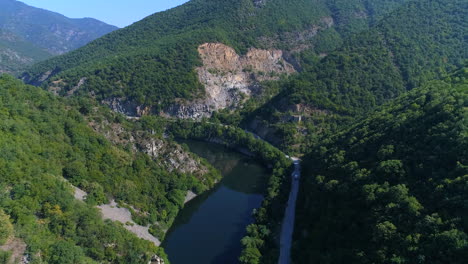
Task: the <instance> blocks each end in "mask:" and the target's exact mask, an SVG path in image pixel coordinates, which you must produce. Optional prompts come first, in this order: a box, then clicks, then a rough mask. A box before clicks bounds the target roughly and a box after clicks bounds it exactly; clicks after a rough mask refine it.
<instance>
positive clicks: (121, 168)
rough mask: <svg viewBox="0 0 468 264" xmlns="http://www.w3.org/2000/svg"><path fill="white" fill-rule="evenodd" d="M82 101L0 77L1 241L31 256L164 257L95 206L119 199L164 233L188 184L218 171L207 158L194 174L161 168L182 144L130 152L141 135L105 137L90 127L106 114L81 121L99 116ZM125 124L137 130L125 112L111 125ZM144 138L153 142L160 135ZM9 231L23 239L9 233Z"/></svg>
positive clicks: (205, 181)
mask: <svg viewBox="0 0 468 264" xmlns="http://www.w3.org/2000/svg"><path fill="white" fill-rule="evenodd" d="M86 105H88V106H89V104H86V103H85V104H82V103H79V102H70V101H65V100H62V99H61V98H59V97H56V96H54V95H52V94H49V93H47V92H45V91H42V90H41V89H40V88H37V87H33V86H26V85H24V84H22V83H21V82H20V81H18V80H15V79H14V78H13V77H9V76H6V75H2V76H1V77H0V120H1V122H0V149H1V150H2V151H1V152H0V208H1V209H0V218H1V220H2V221H0V231H1V232H0V234H1V235H0V246H2V245H3V243H5V242H6V241H7V238H9V237H10V240H8V241H9V242H8V243H16V244H19V246H18V245H16V246H13V249H14V250H20V249H21V245H22V244H24V243H25V246H24V249H23V250H26V251H25V252H20V253H19V256H22V255H23V254H25V255H26V256H29V258H30V260H32V261H33V263H57V264H59V263H60V264H62V263H102V262H106V263H148V260H149V259H150V258H151V257H152V256H153V255H154V254H158V255H159V256H164V255H163V252H162V251H161V250H160V249H158V248H157V247H156V246H154V244H152V243H151V242H148V241H145V240H140V239H138V238H137V237H136V236H134V235H133V234H131V233H129V232H128V231H126V230H125V229H124V228H123V225H121V224H114V223H112V222H109V221H107V222H104V221H103V220H102V219H101V215H100V212H99V211H98V210H97V209H96V208H94V206H95V205H100V204H105V203H108V202H109V199H115V200H116V201H117V202H118V203H119V204H120V206H124V207H127V208H129V209H130V210H131V211H132V213H133V215H134V220H135V221H136V222H137V223H139V224H141V225H145V226H146V225H147V224H152V226H151V227H150V232H151V233H153V234H154V235H155V236H157V237H162V236H161V234H163V231H161V230H162V229H166V228H167V226H168V225H170V224H171V223H172V221H173V219H174V217H175V216H176V215H177V212H178V210H179V209H180V208H181V207H182V205H183V202H184V199H185V194H186V193H187V191H188V190H193V191H195V192H202V191H203V190H206V189H207V188H209V187H211V186H212V185H213V182H214V181H215V179H216V178H217V177H218V174H217V173H216V172H214V171H210V170H211V169H210V167H206V166H205V165H196V166H197V167H195V168H194V170H193V171H192V172H181V171H180V170H177V169H172V170H171V169H170V168H169V167H167V166H165V165H164V164H166V163H167V162H166V160H165V159H169V158H171V159H172V160H173V162H174V161H175V162H177V157H175V158H174V156H172V157H171V154H170V153H169V152H170V151H180V147H177V145H175V144H174V143H165V145H163V147H161V146H158V147H159V150H158V155H161V156H162V157H160V158H155V157H152V156H150V155H149V153H150V152H149V151H148V152H147V153H148V155H147V154H145V151H144V150H143V149H142V150H141V151H134V149H136V148H142V147H141V146H140V147H139V146H138V144H136V145H132V144H130V143H132V142H133V144H134V143H135V139H134V140H133V141H128V142H125V141H123V142H122V140H123V136H122V138H120V139H119V140H120V141H121V144H116V143H111V142H109V140H108V139H107V138H105V137H104V136H103V135H99V134H98V133H96V132H95V131H93V130H92V129H91V128H90V127H89V123H93V127H94V128H95V127H96V126H97V124H99V123H100V121H98V120H94V119H93V120H90V119H85V117H84V116H83V115H82V114H81V112H83V113H84V112H86V113H87V114H88V116H90V115H92V114H93V113H92V111H93V110H92V108H93V107H88V108H87V107H86ZM90 111H91V112H90ZM103 111H104V112H99V113H98V114H97V115H98V116H99V120H101V123H108V122H113V120H119V118H118V116H114V115H113V114H112V113H107V114H106V111H105V110H103ZM103 120H107V121H105V122H104V121H103ZM129 126H130V127H129ZM124 128H126V130H132V128H131V124H125V121H124V120H123V119H121V121H117V123H115V124H113V125H112V129H113V130H119V131H122V130H125V129H124ZM109 129H110V128H108V130H109ZM134 129H136V128H134ZM100 130H101V131H100V132H101V133H102V134H107V135H109V132H108V133H104V132H105V131H102V129H100ZM138 135H139V137H142V136H144V135H143V134H142V133H139V134H138ZM125 137H126V138H130V137H133V138H135V137H136V135H133V136H128V135H127V136H125ZM147 137H148V142H150V144H157V143H154V142H158V140H159V141H161V139H158V138H156V136H151V135H150V134H148V135H147ZM146 144H148V143H144V142H143V143H142V145H143V146H145V145H146ZM168 144H169V145H168ZM166 145H167V146H166ZM164 148H167V149H169V152H168V151H167V150H164ZM178 149H179V150H178ZM164 151H166V153H164ZM177 155H181V154H180V153H179V152H178V154H177ZM161 158H163V160H161ZM178 162H181V161H178ZM184 162H186V163H190V162H191V161H190V160H189V159H185V160H184ZM202 164H203V163H202ZM71 184H73V185H74V186H76V187H79V188H81V189H83V190H84V191H86V192H87V197H86V199H85V200H84V201H85V202H81V201H78V200H76V199H75V197H74V189H73V188H72V186H71ZM5 219H7V220H5ZM8 219H10V221H11V223H13V228H14V230H15V231H14V232H13V231H12V230H11V226H9V223H10V221H8ZM4 230H7V231H8V233H6V231H5V233H4ZM13 234H14V235H16V236H17V238H16V239H13V240H12V239H11V235H13ZM18 239H19V242H18ZM15 241H16V242H15ZM26 245H27V246H26ZM5 254H8V253H5V252H4V251H3V250H1V249H0V259H2V260H4V259H8V256H7V255H5ZM2 263H3V262H2Z"/></svg>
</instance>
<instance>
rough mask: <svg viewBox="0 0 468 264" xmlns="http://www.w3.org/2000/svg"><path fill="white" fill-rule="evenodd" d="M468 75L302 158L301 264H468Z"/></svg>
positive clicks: (439, 84) (437, 85) (415, 95)
mask: <svg viewBox="0 0 468 264" xmlns="http://www.w3.org/2000/svg"><path fill="white" fill-rule="evenodd" d="M467 80H468V70H467V69H466V68H465V69H463V70H460V71H459V72H457V73H456V74H454V75H452V76H450V77H448V78H447V79H446V80H445V81H433V82H430V83H428V84H427V85H425V86H423V87H421V88H417V89H415V90H413V91H411V92H409V93H408V94H405V95H403V96H402V97H400V98H398V99H396V100H394V101H391V102H390V103H388V104H385V105H384V106H382V107H380V108H379V109H378V110H377V111H375V112H373V113H371V114H369V117H368V118H365V119H363V120H361V121H360V122H358V123H357V124H356V125H354V126H352V127H350V128H348V129H345V130H344V131H342V132H341V133H338V134H337V135H336V136H333V137H330V138H328V139H326V140H324V141H323V143H322V144H320V145H318V146H317V147H316V148H314V149H313V150H312V153H311V154H310V155H309V156H308V157H307V158H305V159H304V162H303V164H304V165H305V171H304V173H303V179H304V182H303V185H302V187H301V191H300V198H299V201H300V203H299V205H298V215H297V221H296V229H295V230H296V234H295V237H296V241H297V242H296V243H295V250H294V254H293V255H294V262H295V263H344V262H346V263H465V262H466V258H467V257H468V255H467V253H468V235H467V232H468V226H467V219H468V211H467V207H466V201H467V199H468V192H467V186H468V176H467V175H468V167H467V162H468V152H467V151H468V140H467V135H468V134H467V133H468V130H467V125H468V124H467V119H466V118H467V117H468V112H467V109H468V108H467V107H468V81H467Z"/></svg>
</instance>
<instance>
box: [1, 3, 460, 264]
mask: <svg viewBox="0 0 468 264" xmlns="http://www.w3.org/2000/svg"><path fill="white" fill-rule="evenodd" d="M0 1H1V2H0V4H3V5H5V8H4V9H0V29H1V28H3V29H2V31H0V56H1V57H0V67H1V65H2V63H3V62H7V63H8V67H9V68H6V69H7V70H8V71H10V72H15V71H17V70H18V69H20V68H21V67H23V65H26V64H28V63H30V62H33V61H35V60H41V59H44V58H45V57H47V56H48V55H49V54H50V53H61V52H64V51H68V50H71V49H73V48H74V47H75V46H73V47H72V46H70V45H71V44H70V43H68V44H67V43H65V42H64V41H63V40H61V39H60V38H62V37H64V35H63V34H62V33H63V32H70V31H69V30H72V31H73V32H82V31H80V30H85V29H84V28H86V27H84V28H83V26H82V24H83V23H84V24H88V22H89V24H91V27H93V28H95V29H97V30H96V31H92V32H94V33H92V34H101V35H102V34H105V33H106V32H104V31H106V30H108V31H111V30H112V29H110V28H108V27H107V26H105V25H102V24H101V26H99V25H96V24H94V22H92V21H91V20H86V21H83V20H80V21H78V20H67V19H65V18H63V17H61V16H59V15H57V14H52V15H51V14H50V13H43V12H45V11H42V10H37V9H31V8H29V7H27V6H25V5H23V4H21V3H19V2H16V1H12V0H0ZM5 10H7V11H5ZM15 10H16V11H18V10H20V11H21V14H22V15H24V17H23V19H22V20H21V21H17V20H15V19H14V18H12V17H11V16H10V15H9V14H11V13H12V12H13V11H15ZM48 15H50V16H48ZM31 19H34V20H36V21H42V20H41V19H44V28H42V31H41V30H39V29H38V30H37V32H34V34H32V33H31V31H28V30H30V28H29V27H28V26H26V25H27V24H28V23H29V22H31ZM28 21H29V22H28ZM57 21H58V22H57ZM22 22H27V23H24V24H22ZM59 22H60V23H59ZM3 25H5V26H3ZM57 25H63V27H57ZM467 28H468V3H467V1H466V0H333V1H332V0H290V1H285V0H192V1H189V2H187V3H186V4H184V5H182V6H179V7H176V8H174V9H171V10H168V11H165V12H161V13H157V14H154V15H152V16H149V17H147V18H145V19H143V20H142V21H140V22H137V23H135V24H133V25H131V26H129V27H127V28H124V29H120V30H116V31H114V32H112V33H110V34H107V35H105V36H103V37H101V38H99V39H96V40H94V41H92V42H90V43H89V44H87V45H85V46H84V47H82V48H79V49H76V50H74V51H71V52H69V53H67V54H64V55H61V56H57V57H54V58H51V59H48V60H46V61H44V62H41V63H38V64H35V65H34V66H32V67H30V68H29V69H28V70H27V71H26V72H24V73H23V74H22V75H21V78H22V80H23V81H25V82H27V83H29V84H34V85H37V86H42V88H44V89H45V90H48V91H49V92H51V93H47V92H46V91H41V89H40V88H37V87H33V86H28V85H23V84H22V83H21V82H20V81H17V80H14V79H13V78H12V77H8V76H2V77H0V121H1V122H0V149H1V150H2V151H1V153H0V191H1V192H0V220H2V219H11V220H10V221H0V230H6V231H5V233H8V234H13V233H14V234H16V238H15V239H18V240H19V241H20V242H21V243H23V244H24V243H26V244H27V248H26V253H27V254H28V255H29V256H30V257H31V258H32V259H34V260H37V261H38V262H40V261H44V262H46V263H63V259H61V258H60V257H58V258H57V257H56V256H57V255H59V256H60V255H61V254H57V252H59V253H60V252H64V253H63V254H64V255H66V256H67V257H68V258H70V259H74V260H75V262H77V263H147V262H148V258H149V257H150V256H151V255H153V254H157V255H159V256H163V257H164V253H163V252H161V250H160V249H158V248H157V247H156V246H154V245H152V244H150V243H147V242H144V241H142V240H138V239H137V238H136V237H134V236H133V235H131V234H130V233H128V232H127V231H125V229H124V228H127V229H128V227H129V226H131V225H133V224H139V225H141V226H142V227H146V228H147V229H148V232H149V233H151V235H153V236H154V237H155V239H157V238H159V239H163V238H164V235H165V232H166V230H167V229H168V228H169V227H170V226H171V224H172V222H173V220H174V218H175V216H176V215H177V213H178V212H179V209H181V208H182V207H183V206H184V198H185V195H186V194H187V191H193V192H195V193H201V192H203V191H206V190H207V189H209V188H212V187H213V186H214V185H215V183H216V182H217V181H218V180H219V178H220V175H219V173H218V172H217V171H216V170H214V169H213V168H212V167H211V166H210V165H209V164H207V163H206V162H205V161H204V160H203V159H200V158H198V157H196V156H194V155H193V154H190V153H188V152H187V151H186V150H184V149H183V148H182V147H181V146H179V145H178V144H176V143H174V142H173V141H172V138H192V139H198V140H208V141H212V142H218V143H223V144H226V145H228V146H231V147H233V148H236V149H240V150H242V151H244V152H245V151H248V153H250V154H252V155H253V156H255V157H256V158H257V159H258V160H260V161H262V162H264V163H265V164H266V165H269V167H270V168H271V176H270V178H269V179H268V188H267V190H266V191H265V194H264V197H265V199H264V202H263V204H262V207H261V208H259V209H258V210H256V211H255V212H254V214H253V216H254V218H255V223H253V224H252V225H250V226H249V227H248V228H247V236H246V237H245V238H244V239H243V240H242V245H243V247H244V251H243V253H242V255H241V258H240V261H241V262H242V263H251V264H258V263H276V261H277V258H278V256H277V255H278V247H280V245H279V242H278V236H279V233H280V232H281V231H280V229H281V219H282V217H283V212H284V207H285V206H286V204H287V202H286V201H287V199H288V189H289V184H290V183H291V178H290V177H289V175H290V171H291V170H292V167H291V162H290V159H289V157H288V156H286V154H285V153H288V155H291V154H298V155H304V158H303V162H302V163H303V165H304V172H303V175H302V177H301V179H300V182H303V184H302V186H301V190H300V196H299V200H298V201H299V204H298V214H297V221H296V227H295V230H296V233H295V241H297V242H296V243H295V244H294V250H293V259H294V262H295V263H348V262H349V263H440V264H442V263H462V262H463V260H465V259H466V258H467V257H468V255H467V252H468V248H467V247H468V236H467V229H468V226H467V219H468V218H467V217H468V215H467V211H466V207H467V206H466V200H467V197H466V196H467V195H466V193H467V191H468V190H466V188H467V187H466V186H467V184H466V182H467V180H468V179H467V177H466V174H467V173H468V172H467V162H468V161H467V158H468V155H467V154H468V153H467V150H468V142H467V139H466V137H467V133H468V132H467V130H466V128H467V125H468V124H467V123H466V118H467V113H466V110H467V107H468V105H467V101H468V94H467V92H468V84H467V79H466V78H467V70H466V68H463V66H466V60H467V59H468V54H467V51H468V46H467V44H468V43H467V40H466V32H467ZM50 29H52V33H51V32H50ZM75 29H76V31H74V30H75ZM83 32H85V31H83ZM36 33H37V34H36ZM83 34H84V35H86V36H88V35H87V34H88V33H86V34H85V33H83ZM89 34H90V35H92V34H91V33H89ZM77 36H82V34H81V33H77V34H74V33H73V34H71V35H68V37H71V39H74V37H77ZM30 38H33V39H30ZM33 40H34V42H35V43H38V44H40V45H43V46H42V47H43V48H44V49H47V50H48V51H43V50H42V49H41V48H39V49H35V48H33V47H31V46H30V45H29V44H28V43H29V42H30V41H33ZM75 40H77V41H76V42H74V43H78V42H80V41H81V40H83V39H81V38H77V39H75ZM50 43H53V44H54V45H49V44H50ZM83 43H84V42H83ZM55 44H57V45H55ZM65 44H66V45H65ZM69 44H70V45H69ZM80 45H81V44H80ZM62 46H65V48H66V50H60V49H59V47H62ZM2 47H4V50H6V51H7V52H3V53H2V51H1V50H2ZM18 49H19V51H18ZM10 51H13V52H17V54H19V52H25V54H26V55H22V57H19V58H20V60H18V56H16V57H15V56H13V55H11V54H15V53H11V52H10ZM26 52H28V53H26ZM2 54H3V55H2ZM5 54H6V55H5ZM12 58H16V59H17V63H16V64H14V63H10V61H11V60H12ZM18 61H19V62H18ZM5 65H6V64H5ZM456 69H459V70H458V71H456V72H455V73H453V72H454V71H455V70H456ZM460 69H461V70H460ZM449 72H451V74H448V73H449ZM52 94H53V95H52ZM56 95H59V96H56ZM60 96H63V97H66V98H62V97H60ZM207 98H208V99H209V100H212V101H209V100H208V99H207ZM395 98H396V99H395ZM218 100H221V101H218ZM222 100H224V101H222ZM101 104H106V105H107V106H109V107H110V108H111V109H109V107H107V106H101ZM111 110H113V111H111ZM116 112H117V113H116ZM121 113H122V114H121ZM176 118H180V120H176ZM186 119H189V120H186ZM246 130H247V131H252V132H255V134H251V133H250V132H247V131H246ZM257 135H260V136H261V137H263V138H265V139H266V140H268V141H270V142H272V144H274V145H276V146H277V147H279V148H280V149H282V150H284V151H285V153H283V152H281V151H280V150H279V149H277V148H275V147H273V146H272V145H270V144H269V143H267V142H266V141H262V140H260V139H259V138H258V136H257ZM174 162H175V163H176V164H174ZM187 166H188V167H187ZM63 179H65V180H66V181H64V180H63ZM71 185H73V186H75V187H77V188H80V189H82V191H84V192H86V193H87V198H86V199H85V201H84V203H83V202H81V201H76V199H74V197H73V194H74V192H73V191H74V190H75V191H77V189H73V187H72V186H71ZM78 190H79V189H78ZM75 194H76V192H75ZM112 200H115V201H116V202H117V203H119V206H121V207H124V208H127V209H128V210H129V211H130V212H131V214H132V217H133V221H135V223H134V222H129V223H126V224H124V225H120V224H112V223H111V222H103V220H102V219H101V218H100V217H99V213H98V211H97V210H96V208H95V206H96V205H99V204H107V203H108V202H111V201H112ZM112 206H113V204H110V205H109V207H112ZM10 222H11V223H12V224H13V225H10V224H9V223H10ZM2 223H5V224H2ZM32 230H34V232H33V231H32ZM96 234H97V235H96ZM11 237H12V236H10V238H11ZM4 242H5V236H3V237H2V236H0V243H4ZM9 242H10V243H11V240H10V241H9ZM0 246H1V245H0ZM0 252H1V250H0ZM2 258H3V259H7V258H8V257H7V256H6V253H0V261H1V259H2Z"/></svg>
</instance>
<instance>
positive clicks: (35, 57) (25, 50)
mask: <svg viewBox="0 0 468 264" xmlns="http://www.w3.org/2000/svg"><path fill="white" fill-rule="evenodd" d="M51 56H52V55H51V54H50V53H49V52H47V51H45V50H43V49H41V48H39V47H37V46H34V45H33V44H31V43H29V42H27V41H25V40H24V39H22V38H20V37H18V36H17V35H15V34H13V33H11V32H9V31H6V30H2V29H0V72H2V73H3V72H7V73H18V72H20V71H21V70H24V69H25V68H26V67H27V66H30V65H31V64H33V63H34V62H38V61H42V60H45V59H47V58H49V57H51Z"/></svg>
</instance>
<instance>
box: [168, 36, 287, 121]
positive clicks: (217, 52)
mask: <svg viewBox="0 0 468 264" xmlns="http://www.w3.org/2000/svg"><path fill="white" fill-rule="evenodd" d="M198 53H199V54H200V58H201V59H202V62H203V66H202V67H199V68H197V72H198V78H199V80H200V82H201V83H202V84H203V85H204V86H205V98H203V99H199V100H196V101H192V102H179V103H177V104H175V105H173V106H171V107H169V108H168V109H166V111H165V113H164V114H165V115H168V116H175V117H178V118H194V119H197V118H201V117H208V116H211V114H212V113H213V112H214V111H218V110H221V109H226V108H228V109H233V108H236V107H238V106H239V105H240V104H241V103H242V102H243V101H244V100H245V99H246V98H248V97H250V96H251V95H252V94H254V93H258V92H260V90H261V87H260V85H259V83H260V82H262V81H267V80H278V79H279V77H280V76H281V75H288V74H291V73H294V72H295V71H296V70H295V69H294V67H293V66H292V65H291V64H290V63H288V62H287V61H286V60H285V58H284V54H283V52H282V51H281V50H275V49H270V50H261V49H253V48H252V49H250V50H249V51H248V52H247V54H245V55H239V54H237V53H236V51H235V50H234V49H233V48H231V47H229V46H226V45H224V44H221V43H205V44H203V45H201V46H199V47H198Z"/></svg>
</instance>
